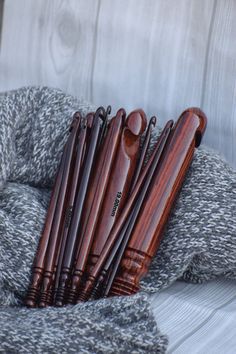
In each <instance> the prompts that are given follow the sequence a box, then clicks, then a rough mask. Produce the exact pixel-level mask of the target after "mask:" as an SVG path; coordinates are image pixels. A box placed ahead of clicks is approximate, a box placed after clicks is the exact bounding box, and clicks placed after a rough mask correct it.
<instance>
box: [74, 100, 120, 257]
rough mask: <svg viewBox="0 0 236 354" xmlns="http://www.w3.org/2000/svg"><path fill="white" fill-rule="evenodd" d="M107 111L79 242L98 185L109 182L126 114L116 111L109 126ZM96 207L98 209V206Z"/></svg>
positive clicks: (104, 184) (84, 210)
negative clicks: (103, 133) (103, 134)
mask: <svg viewBox="0 0 236 354" xmlns="http://www.w3.org/2000/svg"><path fill="white" fill-rule="evenodd" d="M109 111H110V107H109V106H108V108H107V111H106V117H105V119H104V120H103V125H102V131H104V125H106V128H105V130H106V131H107V132H106V133H105V136H104V138H103V142H102V145H101V146H99V147H98V155H97V158H96V164H95V166H94V171H95V172H94V173H93V175H92V176H91V177H92V178H91V181H90V183H89V188H88V191H87V194H86V200H85V205H84V208H83V214H82V220H83V225H81V230H82V231H81V232H80V241H81V242H82V240H83V238H84V234H85V230H86V227H87V224H88V220H89V216H90V215H91V207H92V204H93V200H94V197H95V193H96V190H97V188H98V186H99V185H102V186H104V187H106V185H107V183H108V181H109V178H110V173H111V171H112V164H113V160H114V158H115V156H116V151H117V148H118V145H119V142H120V137H121V132H122V128H123V125H124V119H125V115H126V113H125V110H124V109H123V108H122V109H120V110H118V112H117V114H116V116H115V117H113V118H112V119H111V121H110V122H109V124H107V113H108V112H109ZM100 138H101V135H100ZM104 169H106V170H107V172H108V171H109V174H107V172H104ZM104 175H106V176H107V180H106V179H105V178H104ZM100 187H101V186H100ZM104 190H105V189H104ZM100 197H101V195H100ZM102 200H103V199H100V203H102ZM97 206H98V207H99V208H100V205H97ZM81 242H80V243H79V244H78V245H77V246H76V256H75V259H78V256H79V251H80V246H81Z"/></svg>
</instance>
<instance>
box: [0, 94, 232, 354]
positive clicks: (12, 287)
mask: <svg viewBox="0 0 236 354" xmlns="http://www.w3.org/2000/svg"><path fill="white" fill-rule="evenodd" d="M91 108H92V106H91V105H89V104H86V103H84V102H82V101H78V100H76V99H73V98H72V97H70V96H66V95H64V94H63V93H62V92H60V91H57V90H52V89H48V88H23V89H20V90H17V91H12V92H9V93H6V94H2V95H0V122H1V125H0V188H1V192H0V305H1V307H0V326H1V330H0V352H6V353H14V352H15V353H37V352H38V353H39V352H41V353H144V352H146V353H164V352H165V349H166V345H167V339H166V336H165V335H162V334H161V333H160V332H159V330H158V328H157V326H156V322H155V320H154V318H153V315H152V312H151V310H150V308H149V306H150V304H149V295H147V294H145V293H144V292H140V293H139V294H137V295H135V296H131V297H120V298H113V299H106V300H100V301H96V302H89V303H86V304H83V305H76V306H68V307H66V308H62V309H58V308H48V309H45V310H38V309H35V310H29V309H26V308H23V307H22V306H21V305H22V299H23V298H24V296H25V292H26V289H27V286H28V283H29V279H30V272H31V266H32V262H33V258H34V254H35V250H36V247H37V243H38V239H39V236H40V232H41V229H42V226H43V223H44V219H45V214H46V209H47V205H48V201H49V196H50V187H51V185H52V181H53V179H54V175H55V171H56V169H57V166H58V162H59V159H60V154H61V151H62V147H63V145H64V143H65V141H66V134H65V132H66V131H67V130H68V127H69V125H70V121H71V117H72V114H73V112H74V111H75V110H80V111H81V112H82V114H85V113H86V112H87V111H88V110H90V109H91ZM235 209H236V173H235V171H233V170H232V169H231V168H230V167H229V166H228V165H227V164H226V163H225V162H223V161H222V160H221V159H220V158H219V157H218V156H217V155H215V154H214V153H212V152H210V151H207V150H204V149H199V150H198V152H197V153H196V155H195V158H194V161H193V164H192V166H191V168H190V171H189V173H188V176H187V178H186V180H185V183H184V186H183V189H182V191H181V194H180V196H179V198H178V201H177V203H176V207H175V208H174V210H173V212H172V216H171V218H170V220H169V223H168V227H167V229H166V232H165V236H164V239H163V241H162V243H161V246H160V249H159V251H158V253H157V256H156V258H155V260H154V261H153V264H152V267H151V270H150V272H149V274H148V276H147V277H146V279H145V280H144V281H143V282H142V285H143V290H147V291H155V290H160V289H162V288H164V287H166V286H168V285H170V284H171V283H172V282H173V281H175V280H176V279H177V278H180V277H182V278H183V279H184V280H186V281H192V282H202V281H205V280H209V279H213V278H215V277H217V276H222V275H223V276H225V277H228V278H234V279H235V278H236V220H235V218H236V210H235Z"/></svg>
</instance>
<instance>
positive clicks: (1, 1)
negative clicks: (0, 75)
mask: <svg viewBox="0 0 236 354" xmlns="http://www.w3.org/2000/svg"><path fill="white" fill-rule="evenodd" d="M3 6H4V0H0V50H1V38H2V18H3Z"/></svg>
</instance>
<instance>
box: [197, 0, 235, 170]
mask: <svg viewBox="0 0 236 354" xmlns="http://www.w3.org/2000/svg"><path fill="white" fill-rule="evenodd" d="M235 19H236V2H235V1H234V0H227V1H217V3H216V10H215V19H214V22H213V26H212V36H211V41H210V43H209V54H208V58H207V70H206V76H205V87H204V92H203V100H202V106H203V109H204V110H205V111H206V113H207V115H208V116H209V117H210V120H209V125H208V130H207V132H206V141H207V142H208V144H209V145H210V146H212V147H213V148H215V149H217V150H218V151H220V152H221V153H222V155H224V156H225V157H226V158H227V160H229V161H231V162H232V164H233V165H234V166H236V139H235V137H236V104H235V102H236V21H235Z"/></svg>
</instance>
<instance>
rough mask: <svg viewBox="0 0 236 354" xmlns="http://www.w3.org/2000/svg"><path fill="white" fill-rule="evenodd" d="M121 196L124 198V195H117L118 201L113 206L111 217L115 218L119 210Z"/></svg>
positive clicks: (119, 193)
mask: <svg viewBox="0 0 236 354" xmlns="http://www.w3.org/2000/svg"><path fill="white" fill-rule="evenodd" d="M121 196H122V193H121V192H118V193H117V195H116V199H115V202H114V205H113V209H112V212H111V216H115V215H116V211H117V208H118V206H119V204H120V200H121Z"/></svg>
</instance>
